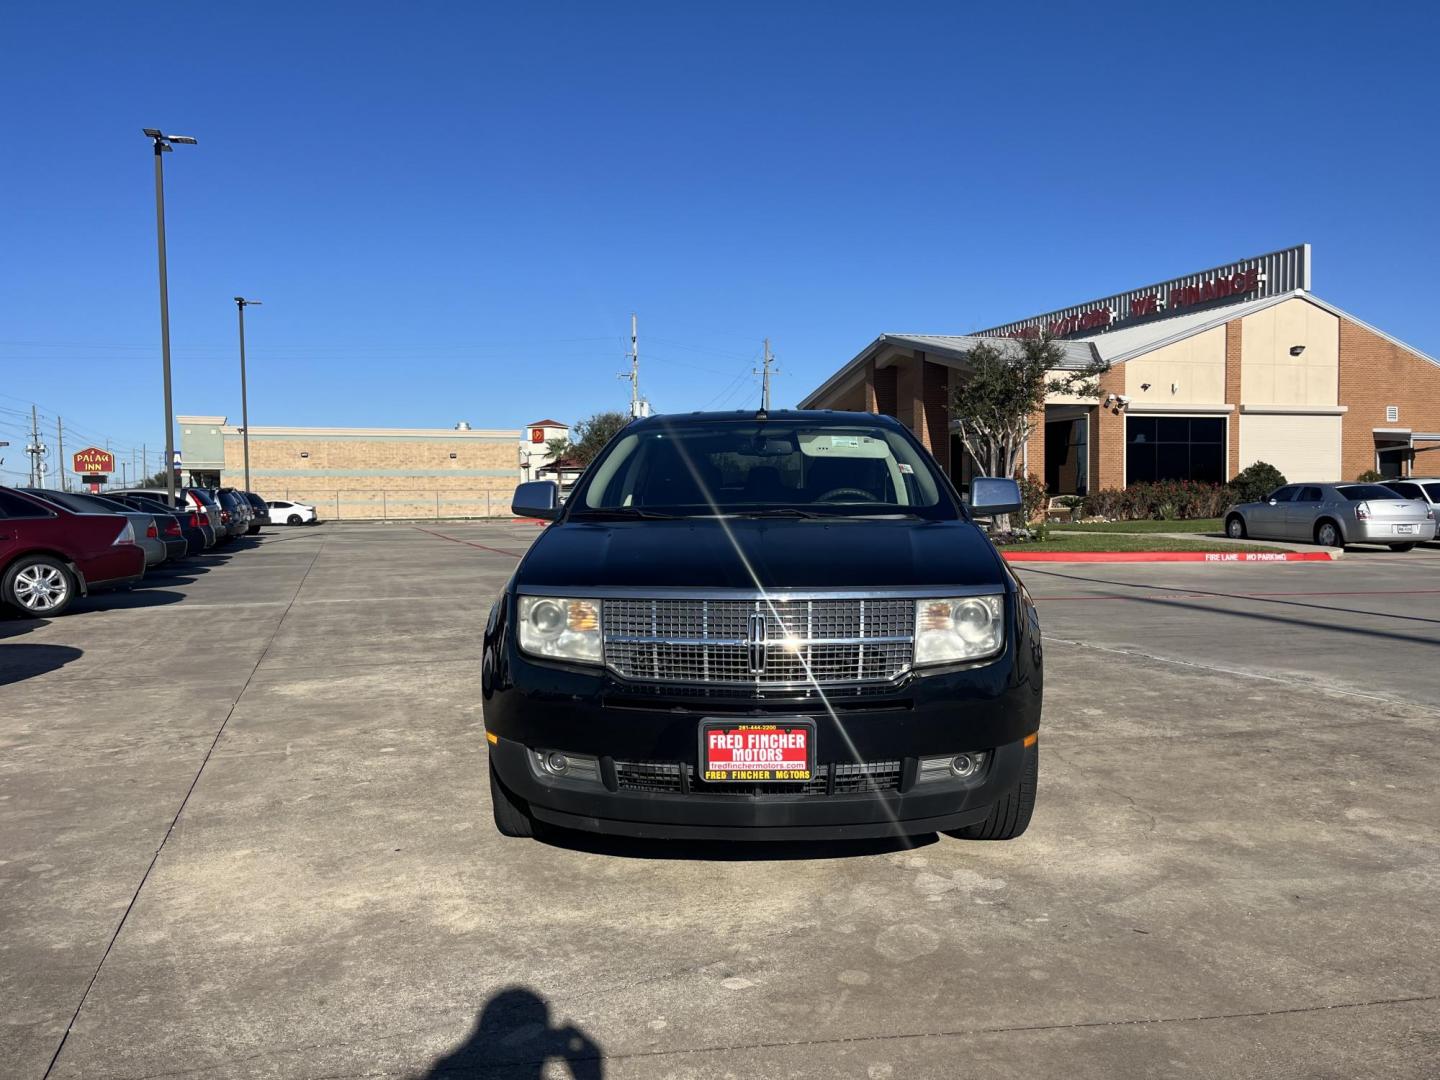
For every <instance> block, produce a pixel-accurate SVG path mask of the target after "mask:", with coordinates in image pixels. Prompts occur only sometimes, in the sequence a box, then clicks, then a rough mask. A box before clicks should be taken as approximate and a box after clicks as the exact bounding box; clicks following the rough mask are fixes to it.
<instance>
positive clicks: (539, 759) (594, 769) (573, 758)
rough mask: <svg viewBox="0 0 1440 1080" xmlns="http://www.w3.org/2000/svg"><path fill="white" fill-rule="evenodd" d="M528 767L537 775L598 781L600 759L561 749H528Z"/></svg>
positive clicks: (569, 779)
mask: <svg viewBox="0 0 1440 1080" xmlns="http://www.w3.org/2000/svg"><path fill="white" fill-rule="evenodd" d="M530 767H531V769H532V771H534V773H535V774H536V775H537V776H542V777H543V776H554V777H563V778H564V779H565V780H566V781H568V782H571V783H573V782H575V781H577V780H578V781H582V782H585V783H591V784H598V783H600V759H599V758H596V757H588V756H586V755H585V754H567V753H565V752H564V751H563V750H545V749H539V748H532V749H531V750H530Z"/></svg>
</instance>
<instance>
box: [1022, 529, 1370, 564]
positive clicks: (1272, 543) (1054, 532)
mask: <svg viewBox="0 0 1440 1080" xmlns="http://www.w3.org/2000/svg"><path fill="white" fill-rule="evenodd" d="M1050 535H1051V536H1056V537H1059V536H1067V537H1068V536H1096V535H1105V536H1154V537H1162V536H1163V537H1165V538H1166V539H1169V540H1204V541H1206V542H1207V543H1215V544H1225V545H1227V546H1233V547H1243V546H1246V545H1249V546H1254V545H1256V544H1263V545H1264V546H1265V547H1272V548H1280V549H1281V550H1284V551H1328V552H1330V553H1331V555H1332V557H1333V558H1336V559H1338V558H1340V557H1341V556H1342V555H1344V554H1345V553H1344V552H1343V551H1341V550H1340V549H1338V548H1322V547H1320V546H1319V545H1317V544H1292V543H1289V542H1287V541H1285V540H1268V539H1267V540H1257V539H1254V538H1247V539H1245V540H1232V539H1230V537H1228V536H1225V535H1224V534H1222V533H1186V532H1173V533H1172V532H1145V533H1140V532H1119V531H1115V532H1108V533H1104V534H1097V533H1094V532H1086V531H1085V530H1083V529H1053V528H1052V529H1051V530H1050Z"/></svg>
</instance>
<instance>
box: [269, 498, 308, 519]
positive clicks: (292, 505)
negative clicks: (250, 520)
mask: <svg viewBox="0 0 1440 1080" xmlns="http://www.w3.org/2000/svg"><path fill="white" fill-rule="evenodd" d="M265 505H266V506H268V507H270V521H271V522H272V523H273V524H275V525H313V524H315V523H316V522H317V521H319V520H320V515H319V514H317V513H316V512H315V507H313V506H309V505H307V504H306V503H297V502H287V501H286V500H284V499H276V500H274V501H273V502H267V503H266V504H265Z"/></svg>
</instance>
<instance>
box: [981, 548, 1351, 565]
mask: <svg viewBox="0 0 1440 1080" xmlns="http://www.w3.org/2000/svg"><path fill="white" fill-rule="evenodd" d="M1001 554H1002V555H1003V557H1004V559H1005V561H1006V562H1096V563H1100V562H1197V563H1277V562H1334V561H1335V560H1336V559H1337V558H1338V555H1337V554H1336V553H1334V552H1330V551H1006V552H1002V553H1001Z"/></svg>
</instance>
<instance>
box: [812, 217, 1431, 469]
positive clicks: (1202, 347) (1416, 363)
mask: <svg viewBox="0 0 1440 1080" xmlns="http://www.w3.org/2000/svg"><path fill="white" fill-rule="evenodd" d="M1309 279H1310V251H1309V246H1308V245H1302V246H1301V247H1298V248H1290V249H1286V250H1284V251H1280V252H1272V253H1270V254H1268V255H1264V256H1259V257H1258V258H1255V259H1247V260H1240V261H1238V262H1236V263H1231V264H1227V265H1225V266H1222V267H1216V268H1214V269H1211V270H1207V271H1201V272H1199V273H1196V274H1191V275H1186V276H1185V277H1183V278H1177V279H1173V280H1172V281H1169V282H1162V283H1159V284H1157V285H1152V286H1145V287H1143V288H1141V289H1136V290H1131V291H1130V292H1129V293H1124V294H1119V295H1117V296H1113V297H1107V298H1105V299H1103V300H1098V301H1092V302H1090V303H1088V304H1082V305H1076V306H1075V307H1073V308H1067V309H1063V310H1061V311H1057V312H1051V313H1049V314H1046V315H1041V316H1035V317H1034V318H1032V319H1027V320H1021V321H1020V322H1017V323H1010V324H1007V325H1004V326H999V327H995V328H992V329H990V330H987V331H983V332H981V333H980V334H975V335H963V336H952V335H891V334H885V335H881V336H880V337H879V338H877V339H876V341H874V342H872V343H871V345H870V346H868V347H867V348H866V349H865V350H864V351H863V352H862V353H861V354H860V355H859V356H857V357H856V358H855V359H854V360H852V361H851V362H850V363H849V364H847V365H845V367H843V368H841V369H840V370H839V371H838V372H836V374H835V375H833V376H832V377H831V378H830V379H829V380H827V381H826V382H825V383H824V384H823V385H822V386H821V387H819V388H818V389H817V390H815V391H814V392H813V393H811V394H810V395H809V396H808V397H807V398H806V399H805V400H804V401H803V402H802V403H801V404H802V406H803V407H807V408H838V409H872V410H874V411H879V412H885V413H889V414H890V415H893V416H896V417H898V418H900V419H901V420H902V421H903V422H904V423H905V424H907V425H908V426H909V427H910V428H911V429H912V430H914V431H915V432H916V433H917V434H918V435H919V436H920V437H921V439H922V441H923V442H925V444H926V446H927V447H929V448H930V449H931V451H932V452H933V453H934V454H935V455H936V458H937V459H938V460H939V461H940V462H941V464H942V465H944V466H945V467H946V468H947V469H949V470H950V472H951V474H952V476H954V477H955V479H956V480H957V482H958V483H959V484H960V485H961V487H962V488H963V487H964V486H965V485H966V484H967V483H968V480H969V477H970V475H971V474H972V472H973V468H972V466H971V465H970V463H969V462H968V460H967V455H965V454H964V453H963V450H962V448H961V447H960V446H959V444H958V440H957V439H955V438H953V437H951V436H950V434H949V423H948V416H947V414H946V412H945V409H944V408H943V405H942V404H940V403H942V402H944V401H945V400H946V399H947V397H948V394H949V388H950V386H951V385H953V384H954V382H955V381H956V380H960V379H963V378H964V377H965V369H966V364H965V353H966V352H967V350H968V349H970V348H972V347H973V346H974V345H975V344H976V343H978V342H979V341H982V340H988V341H990V342H991V343H992V344H994V343H995V342H997V341H1005V340H1008V339H1011V338H1015V337H1024V336H1030V335H1034V334H1038V333H1042V332H1045V333H1050V334H1053V335H1057V340H1058V341H1059V343H1060V345H1061V346H1062V348H1063V349H1064V351H1065V364H1066V366H1067V367H1072V368H1079V367H1084V366H1086V365H1087V364H1089V363H1092V362H1095V361H1099V362H1102V363H1105V364H1108V365H1109V369H1108V370H1107V371H1106V373H1105V374H1104V375H1103V376H1102V377H1101V379H1100V385H1099V393H1098V394H1097V395H1096V396H1095V397H1094V398H1092V399H1089V400H1085V399H1079V398H1074V397H1065V398H1061V397H1055V396H1052V397H1051V398H1050V399H1048V400H1047V402H1046V405H1045V409H1044V416H1043V417H1041V416H1040V415H1039V414H1037V415H1036V417H1035V420H1036V423H1035V425H1034V434H1033V436H1032V438H1031V439H1030V441H1029V443H1028V445H1027V447H1026V453H1025V461H1024V462H1023V464H1022V468H1023V469H1024V471H1025V472H1027V473H1029V474H1034V475H1036V476H1039V477H1041V478H1042V479H1043V480H1044V482H1045V484H1046V487H1047V489H1049V490H1050V491H1051V492H1052V493H1054V494H1065V493H1084V492H1085V491H1087V490H1096V489H1099V488H1120V487H1124V486H1126V485H1127V484H1130V483H1134V482H1140V481H1155V480H1170V479H1188V480H1199V481H1203V482H1219V481H1222V480H1226V479H1229V478H1232V477H1234V476H1235V474H1236V473H1238V472H1239V471H1240V470H1241V469H1244V468H1245V467H1246V466H1248V465H1251V464H1253V463H1255V462H1257V461H1265V462H1268V463H1269V464H1271V465H1274V466H1275V467H1276V468H1278V469H1279V470H1280V471H1281V472H1282V473H1284V474H1285V476H1286V477H1287V478H1289V479H1292V480H1312V481H1332V480H1353V479H1355V477H1357V476H1358V475H1360V474H1361V473H1362V472H1366V471H1369V470H1376V471H1378V472H1380V473H1382V474H1384V475H1389V476H1401V475H1427V476H1435V475H1440V362H1437V361H1436V360H1435V359H1434V358H1432V357H1430V356H1427V355H1426V354H1424V353H1423V352H1421V351H1420V350H1418V349H1415V348H1413V347H1412V346H1409V345H1406V344H1404V343H1403V342H1400V341H1398V340H1396V339H1395V338H1393V337H1391V336H1389V335H1388V334H1385V333H1384V332H1383V331H1381V330H1379V329H1377V328H1375V327H1373V326H1370V325H1368V324H1366V323H1364V322H1362V321H1361V320H1359V319H1357V318H1356V317H1354V316H1353V315H1350V314H1348V313H1347V312H1345V311H1342V310H1341V309H1339V308H1337V307H1335V306H1334V305H1332V304H1330V303H1328V302H1327V301H1324V300H1322V299H1320V298H1319V297H1316V296H1315V295H1313V294H1312V293H1311V292H1310V291H1309V285H1310V280H1309Z"/></svg>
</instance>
